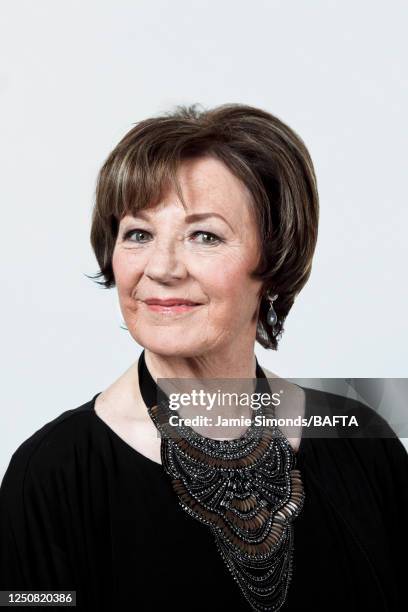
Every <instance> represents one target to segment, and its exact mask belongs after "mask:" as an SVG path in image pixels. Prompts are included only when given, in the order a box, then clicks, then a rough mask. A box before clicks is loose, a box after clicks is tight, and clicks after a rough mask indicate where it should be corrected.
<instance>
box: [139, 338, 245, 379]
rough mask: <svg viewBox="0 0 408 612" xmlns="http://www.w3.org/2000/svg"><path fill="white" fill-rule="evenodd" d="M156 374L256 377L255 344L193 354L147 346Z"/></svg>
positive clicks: (154, 376)
mask: <svg viewBox="0 0 408 612" xmlns="http://www.w3.org/2000/svg"><path fill="white" fill-rule="evenodd" d="M145 361H146V365H147V368H148V369H149V372H150V373H151V375H152V377H153V378H154V379H155V381H157V379H158V378H256V358H255V354H254V347H253V345H252V346H251V347H248V348H247V350H245V351H240V352H239V353H237V351H235V352H234V354H232V351H228V350H224V351H218V352H217V353H214V352H211V353H210V352H209V353H204V354H202V355H197V356H193V357H183V356H179V355H161V354H158V353H154V352H152V351H150V350H149V349H145Z"/></svg>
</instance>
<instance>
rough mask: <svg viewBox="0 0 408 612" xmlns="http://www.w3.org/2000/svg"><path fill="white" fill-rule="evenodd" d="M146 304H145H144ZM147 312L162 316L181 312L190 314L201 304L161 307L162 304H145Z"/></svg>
mask: <svg viewBox="0 0 408 612" xmlns="http://www.w3.org/2000/svg"><path fill="white" fill-rule="evenodd" d="M145 304H146V302H145ZM146 306H147V308H148V309H149V310H152V311H153V312H159V313H162V314H176V313H183V312H192V311H193V310H195V309H196V308H198V307H199V306H202V304H173V305H172V306H163V305H162V304H146Z"/></svg>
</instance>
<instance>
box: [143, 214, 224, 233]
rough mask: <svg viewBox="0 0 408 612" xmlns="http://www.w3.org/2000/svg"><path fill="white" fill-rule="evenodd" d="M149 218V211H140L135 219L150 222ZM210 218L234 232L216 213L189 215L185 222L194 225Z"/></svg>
mask: <svg viewBox="0 0 408 612" xmlns="http://www.w3.org/2000/svg"><path fill="white" fill-rule="evenodd" d="M149 216H150V215H149V213H148V212H147V211H145V210H139V211H138V212H137V213H136V214H135V217H140V218H142V219H146V220H148V218H149ZM209 217H218V218H219V219H221V220H222V221H224V223H226V224H227V225H228V226H229V228H230V229H231V230H232V231H234V230H233V228H232V227H231V225H230V224H229V223H228V221H227V220H226V219H225V217H223V216H222V215H220V214H219V213H216V212H204V213H193V214H191V215H187V217H186V218H185V220H186V222H187V223H194V222H195V221H202V220H203V219H208V218H209Z"/></svg>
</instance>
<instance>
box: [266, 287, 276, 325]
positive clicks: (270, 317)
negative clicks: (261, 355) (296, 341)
mask: <svg viewBox="0 0 408 612" xmlns="http://www.w3.org/2000/svg"><path fill="white" fill-rule="evenodd" d="M266 297H267V299H268V300H269V302H270V308H269V310H268V314H267V315H266V321H267V323H268V325H270V326H271V327H272V333H273V334H274V335H275V333H276V332H275V329H274V328H275V325H276V323H277V321H278V315H277V314H276V312H275V309H274V307H273V302H274V301H275V300H276V298H277V297H278V294H277V293H276V294H275V295H270V292H269V291H268V293H267V294H266Z"/></svg>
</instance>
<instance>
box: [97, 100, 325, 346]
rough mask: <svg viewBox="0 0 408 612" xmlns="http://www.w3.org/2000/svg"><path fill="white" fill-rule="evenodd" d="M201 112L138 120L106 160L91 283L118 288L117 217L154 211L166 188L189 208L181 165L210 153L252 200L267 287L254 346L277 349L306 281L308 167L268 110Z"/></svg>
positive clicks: (311, 246) (313, 200) (312, 199)
mask: <svg viewBox="0 0 408 612" xmlns="http://www.w3.org/2000/svg"><path fill="white" fill-rule="evenodd" d="M197 106H198V105H197V104H193V105H191V106H185V105H179V106H176V109H175V110H174V111H173V112H168V113H165V114H164V115H161V116H157V117H152V118H149V119H145V120H142V121H140V122H138V123H136V124H135V127H133V128H132V129H131V130H130V131H129V132H128V133H127V134H126V135H125V136H124V137H123V138H122V140H121V141H120V142H119V143H118V144H117V146H116V147H115V148H114V149H113V151H112V152H111V153H110V155H109V156H108V157H107V159H106V161H105V162H104V163H103V166H102V168H101V169H100V171H99V174H98V177H97V182H96V190H95V204H94V208H93V212H92V225H91V234H90V240H91V245H92V248H93V250H94V253H95V256H96V259H97V262H98V265H99V268H100V272H98V273H97V274H96V275H93V276H92V277H91V278H93V279H96V278H101V277H103V279H104V280H103V281H96V282H97V283H98V284H99V285H103V287H104V288H106V289H109V288H111V287H114V286H115V278H114V274H113V268H112V254H113V249H114V246H115V242H116V238H117V232H118V227H119V221H120V219H121V218H122V217H123V216H125V215H126V214H130V215H132V214H135V213H136V212H137V211H139V210H141V209H143V208H150V207H151V206H155V204H157V203H158V202H159V200H160V197H161V194H162V192H163V190H164V189H165V188H166V187H167V186H168V185H169V182H170V184H172V185H173V186H174V188H175V190H176V193H177V194H178V197H179V199H180V201H181V202H182V205H183V206H184V207H186V203H185V201H184V198H183V194H182V190H181V186H180V183H179V181H178V177H177V169H178V166H179V164H180V163H181V162H182V161H183V160H185V159H190V158H194V157H204V156H213V157H215V158H217V159H218V160H221V161H223V162H224V163H225V164H226V166H227V167H228V168H229V170H230V171H231V172H232V173H233V174H234V175H235V176H236V177H238V178H239V179H240V180H241V181H242V182H243V183H244V184H245V185H246V187H247V188H248V190H249V192H250V194H251V196H252V197H251V200H252V201H251V204H252V208H253V213H254V215H255V219H256V222H257V226H258V228H259V239H260V242H259V244H260V245H261V252H260V257H259V260H258V264H257V266H256V268H255V270H253V272H252V277H253V278H257V279H258V280H261V281H263V284H262V291H261V294H262V295H260V299H261V302H260V306H259V316H258V324H257V332H256V340H257V341H258V342H259V343H260V344H261V345H262V346H263V347H264V348H272V349H274V350H277V347H278V340H279V339H280V337H281V335H282V333H283V331H284V328H283V323H284V321H285V318H286V316H287V315H288V313H289V311H290V309H291V307H292V305H293V303H294V300H295V298H296V296H297V294H298V293H299V292H300V291H301V289H302V288H303V286H304V285H305V283H306V281H307V280H308V278H309V276H310V272H311V268H312V258H313V253H314V250H315V246H316V241H317V233H318V220H319V199H318V192H317V184H316V176H315V172H314V168H313V164H312V160H311V158H310V155H309V152H308V150H307V148H306V146H305V144H304V142H303V140H302V139H301V138H300V137H299V136H298V135H297V134H296V133H295V132H294V131H293V130H292V129H291V128H289V127H288V126H287V125H286V124H285V123H283V122H282V121H281V120H280V119H278V118H277V117H275V116H274V115H271V114H270V113H268V112H266V111H264V110H261V109H258V108H255V107H252V106H247V105H243V104H223V105H221V106H218V107H215V108H213V109H208V110H199V109H198V108H197ZM200 106H201V105H200ZM269 290H271V291H273V293H277V294H278V298H277V299H276V300H275V302H274V308H275V311H276V314H277V317H278V320H277V323H276V325H275V327H274V330H273V332H272V330H271V328H270V326H269V325H268V323H267V320H266V317H267V312H268V310H269V305H270V303H269V302H268V300H267V299H266V293H267V292H268V291H269Z"/></svg>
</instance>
